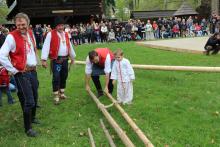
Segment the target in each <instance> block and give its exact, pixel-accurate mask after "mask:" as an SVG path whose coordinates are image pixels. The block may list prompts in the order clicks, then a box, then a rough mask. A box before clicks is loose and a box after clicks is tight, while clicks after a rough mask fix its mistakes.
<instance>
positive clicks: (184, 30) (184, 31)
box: [180, 19, 187, 37]
mask: <svg viewBox="0 0 220 147" xmlns="http://www.w3.org/2000/svg"><path fill="white" fill-rule="evenodd" d="M180 28H181V36H182V37H186V36H187V25H186V21H185V19H183V20H182V22H181V27H180Z"/></svg>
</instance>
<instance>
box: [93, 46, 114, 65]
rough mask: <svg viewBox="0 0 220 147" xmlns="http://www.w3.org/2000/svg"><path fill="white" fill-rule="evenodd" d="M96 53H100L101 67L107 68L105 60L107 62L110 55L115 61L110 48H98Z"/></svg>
mask: <svg viewBox="0 0 220 147" xmlns="http://www.w3.org/2000/svg"><path fill="white" fill-rule="evenodd" d="M95 51H96V52H97V53H98V56H99V66H101V67H104V66H105V60H106V56H107V55H108V54H110V58H111V61H112V60H113V59H114V55H113V53H112V52H111V50H110V49H108V48H97V49H95Z"/></svg>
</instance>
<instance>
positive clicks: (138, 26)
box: [137, 20, 143, 39]
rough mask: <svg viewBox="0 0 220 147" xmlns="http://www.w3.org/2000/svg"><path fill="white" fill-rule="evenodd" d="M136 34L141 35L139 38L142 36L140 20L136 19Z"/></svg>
mask: <svg viewBox="0 0 220 147" xmlns="http://www.w3.org/2000/svg"><path fill="white" fill-rule="evenodd" d="M137 28H138V30H137V34H138V35H139V36H140V37H141V39H142V38H143V33H142V22H141V21H140V20H138V22H137Z"/></svg>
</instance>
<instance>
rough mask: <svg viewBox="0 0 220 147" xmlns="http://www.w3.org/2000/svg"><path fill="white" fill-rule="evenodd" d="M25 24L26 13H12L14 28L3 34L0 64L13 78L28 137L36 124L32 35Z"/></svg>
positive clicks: (26, 20)
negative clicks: (4, 36) (4, 35)
mask: <svg viewBox="0 0 220 147" xmlns="http://www.w3.org/2000/svg"><path fill="white" fill-rule="evenodd" d="M29 24H30V20H29V18H28V16H27V15H26V14H24V13H18V14H17V15H16V16H15V25H16V27H17V29H16V30H14V31H13V32H11V33H10V34H9V35H8V36H7V37H6V40H5V43H4V44H3V45H2V47H1V50H0V64H2V65H3V66H4V67H5V68H6V69H7V70H8V71H9V72H10V73H11V74H13V75H14V77H15V80H16V83H17V88H18V93H17V95H18V98H19V101H20V104H21V107H22V110H23V118H24V128H25V132H26V134H27V136H29V137H36V136H37V133H36V132H35V131H34V130H32V123H39V122H38V121H37V120H36V118H35V115H36V105H37V99H38V79H37V72H36V65H37V53H36V42H35V38H34V35H33V33H32V31H29V29H28V26H29ZM9 57H10V60H9Z"/></svg>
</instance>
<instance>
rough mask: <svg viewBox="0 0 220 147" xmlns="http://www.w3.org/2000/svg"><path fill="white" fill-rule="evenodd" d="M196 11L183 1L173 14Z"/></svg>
mask: <svg viewBox="0 0 220 147" xmlns="http://www.w3.org/2000/svg"><path fill="white" fill-rule="evenodd" d="M197 14H198V13H197V12H196V11H195V10H194V9H193V8H192V7H191V6H190V5H189V4H188V3H187V2H186V1H185V2H183V3H182V5H181V6H180V8H179V9H178V10H177V11H176V12H175V13H174V14H173V16H186V15H197Z"/></svg>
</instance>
